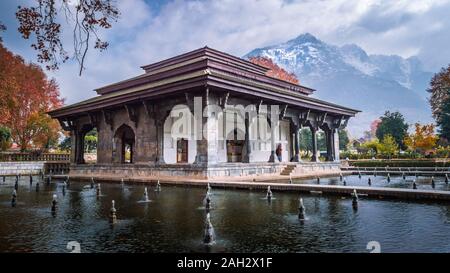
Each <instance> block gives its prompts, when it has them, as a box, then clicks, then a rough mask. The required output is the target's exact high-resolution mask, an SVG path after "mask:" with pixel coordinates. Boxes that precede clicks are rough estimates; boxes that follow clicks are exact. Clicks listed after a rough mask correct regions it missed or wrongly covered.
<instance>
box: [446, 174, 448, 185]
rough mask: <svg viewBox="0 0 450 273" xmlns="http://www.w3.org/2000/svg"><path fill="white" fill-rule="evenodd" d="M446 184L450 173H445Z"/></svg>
mask: <svg viewBox="0 0 450 273" xmlns="http://www.w3.org/2000/svg"><path fill="white" fill-rule="evenodd" d="M445 184H448V175H447V174H445Z"/></svg>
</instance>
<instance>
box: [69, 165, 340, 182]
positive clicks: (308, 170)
mask: <svg viewBox="0 0 450 273" xmlns="http://www.w3.org/2000/svg"><path fill="white" fill-rule="evenodd" d="M292 164H293V165H295V166H296V167H295V168H294V170H293V172H292V175H305V174H320V173H339V172H340V164H339V163H336V162H329V163H327V162H320V163H312V162H311V163H310V162H306V163H297V164H295V163H267V162H266V163H223V164H216V165H196V164H164V165H161V166H151V165H149V164H95V165H93V164H81V165H72V166H71V168H70V175H73V176H77V175H86V176H118V177H124V178H126V177H133V176H135V177H136V176H151V177H158V176H161V177H162V176H178V177H181V178H182V177H189V178H195V179H207V178H218V177H245V176H252V175H279V174H280V173H281V171H282V170H283V169H284V168H286V166H287V165H292Z"/></svg>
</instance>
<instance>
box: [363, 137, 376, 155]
mask: <svg viewBox="0 0 450 273" xmlns="http://www.w3.org/2000/svg"><path fill="white" fill-rule="evenodd" d="M361 146H362V147H363V148H364V149H365V150H366V151H367V152H369V153H370V154H372V156H375V155H377V154H378V153H379V152H380V150H381V143H380V142H379V141H378V139H373V140H370V141H366V142H364V143H363V144H362V145H361Z"/></svg>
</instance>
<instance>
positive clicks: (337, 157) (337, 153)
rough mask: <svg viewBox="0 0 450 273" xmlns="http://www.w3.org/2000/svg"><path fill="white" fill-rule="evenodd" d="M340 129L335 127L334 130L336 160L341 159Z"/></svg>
mask: <svg viewBox="0 0 450 273" xmlns="http://www.w3.org/2000/svg"><path fill="white" fill-rule="evenodd" d="M338 130H339V129H334V130H333V131H334V132H333V136H334V137H333V140H334V142H333V144H334V145H333V148H334V149H333V150H334V162H339V161H340V151H339V131H338Z"/></svg>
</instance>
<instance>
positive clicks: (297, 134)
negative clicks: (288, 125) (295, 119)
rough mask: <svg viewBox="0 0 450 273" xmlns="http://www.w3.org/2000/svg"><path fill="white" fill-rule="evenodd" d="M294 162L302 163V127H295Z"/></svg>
mask: <svg viewBox="0 0 450 273" xmlns="http://www.w3.org/2000/svg"><path fill="white" fill-rule="evenodd" d="M292 161H293V162H300V161H302V160H301V158H300V127H299V126H294V157H293V158H292Z"/></svg>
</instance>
